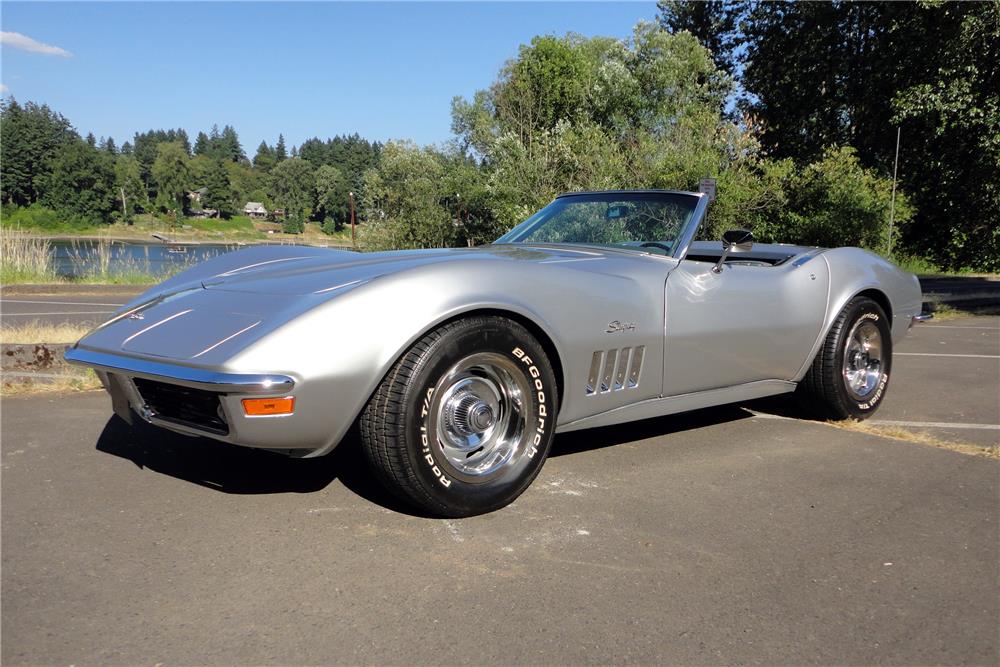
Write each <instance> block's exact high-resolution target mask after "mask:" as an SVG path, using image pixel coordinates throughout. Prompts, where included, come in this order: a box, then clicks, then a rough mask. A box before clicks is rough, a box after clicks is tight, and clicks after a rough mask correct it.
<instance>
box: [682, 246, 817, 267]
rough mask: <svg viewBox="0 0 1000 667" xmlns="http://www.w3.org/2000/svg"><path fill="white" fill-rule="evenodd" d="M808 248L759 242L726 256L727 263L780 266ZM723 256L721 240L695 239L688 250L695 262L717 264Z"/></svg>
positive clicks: (689, 256) (690, 257) (689, 255)
mask: <svg viewBox="0 0 1000 667" xmlns="http://www.w3.org/2000/svg"><path fill="white" fill-rule="evenodd" d="M806 250H807V248H801V247H798V246H781V245H770V244H757V245H755V246H754V247H753V249H752V250H748V251H745V252H731V253H730V254H729V256H728V257H726V264H735V265H742V266H780V265H781V264H784V263H785V262H787V261H788V260H790V259H791V258H793V257H795V256H796V255H799V254H801V253H802V252H804V251H806ZM721 256H722V243H721V242H720V241H695V242H694V243H692V244H691V248H690V249H689V250H688V254H687V257H686V258H685V259H688V260H690V261H693V262H710V263H712V264H715V263H716V262H718V261H719V257H721Z"/></svg>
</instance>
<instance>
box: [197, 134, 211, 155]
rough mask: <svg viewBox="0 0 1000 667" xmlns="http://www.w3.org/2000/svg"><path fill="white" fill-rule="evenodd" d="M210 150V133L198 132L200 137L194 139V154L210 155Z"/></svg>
mask: <svg viewBox="0 0 1000 667" xmlns="http://www.w3.org/2000/svg"><path fill="white" fill-rule="evenodd" d="M210 150H211V146H210V145H209V143H208V135H207V134H205V133H204V132H198V137H197V138H196V139H195V140H194V154H195V155H208V154H209V152H210Z"/></svg>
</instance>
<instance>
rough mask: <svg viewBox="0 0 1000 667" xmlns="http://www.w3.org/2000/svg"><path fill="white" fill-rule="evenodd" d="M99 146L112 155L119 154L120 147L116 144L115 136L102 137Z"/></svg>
mask: <svg viewBox="0 0 1000 667" xmlns="http://www.w3.org/2000/svg"><path fill="white" fill-rule="evenodd" d="M99 148H100V149H101V150H102V151H104V152H106V153H108V154H110V155H117V154H118V148H117V146H115V140H114V137H108V138H107V139H103V138H102V139H101V143H100V146H99Z"/></svg>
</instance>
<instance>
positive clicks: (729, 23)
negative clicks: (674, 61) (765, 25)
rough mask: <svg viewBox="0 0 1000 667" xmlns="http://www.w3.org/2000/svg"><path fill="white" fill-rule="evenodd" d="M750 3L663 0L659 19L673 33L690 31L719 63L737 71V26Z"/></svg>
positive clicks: (731, 0)
mask: <svg viewBox="0 0 1000 667" xmlns="http://www.w3.org/2000/svg"><path fill="white" fill-rule="evenodd" d="M747 5H748V3H747V2H746V1H740V0H736V1H734V0H702V1H701V2H690V1H689V0H659V2H657V3H656V6H657V8H658V9H659V16H658V17H657V20H658V21H659V24H660V26H661V27H662V28H663V29H664V30H666V31H667V32H669V33H671V34H677V33H680V32H685V31H686V32H689V33H691V34H692V35H694V36H695V37H696V38H697V39H698V41H699V42H701V44H702V46H704V47H705V48H707V49H708V50H709V52H711V54H712V60H713V62H715V66H716V67H718V68H719V69H721V70H722V71H724V72H726V73H727V74H729V75H730V76H732V75H733V74H735V73H736V69H737V57H736V50H737V48H738V47H739V43H740V41H739V37H738V35H737V26H738V25H739V22H740V19H741V18H742V17H743V16H744V14H745V11H746V8H747Z"/></svg>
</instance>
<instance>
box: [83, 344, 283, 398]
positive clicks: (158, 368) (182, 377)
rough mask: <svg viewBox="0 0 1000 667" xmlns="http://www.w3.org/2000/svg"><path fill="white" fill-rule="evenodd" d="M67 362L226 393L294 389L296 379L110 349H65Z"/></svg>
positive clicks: (275, 392)
mask: <svg viewBox="0 0 1000 667" xmlns="http://www.w3.org/2000/svg"><path fill="white" fill-rule="evenodd" d="M66 361H68V362H69V363H71V364H76V365H78V366H88V367H90V368H93V369H95V370H101V371H105V372H110V373H123V374H126V375H129V376H131V377H141V378H148V379H150V380H163V381H165V382H170V383H172V384H179V385H182V386H185V387H192V388H194V389H206V390H208V391H217V392H225V393H227V394H283V393H287V392H289V391H291V390H292V388H293V387H294V386H295V380H293V379H292V378H290V377H288V376H287V375H269V374H268V375H246V374H242V373H240V374H237V373H220V372H217V371H209V370H205V369H203V368H191V367H190V366H178V365H176V364H164V363H159V362H156V361H149V360H147V359H136V358H135V357H126V356H122V355H117V354H109V353H107V352H94V351H92V350H83V349H80V348H78V347H73V348H70V349H69V350H66Z"/></svg>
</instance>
